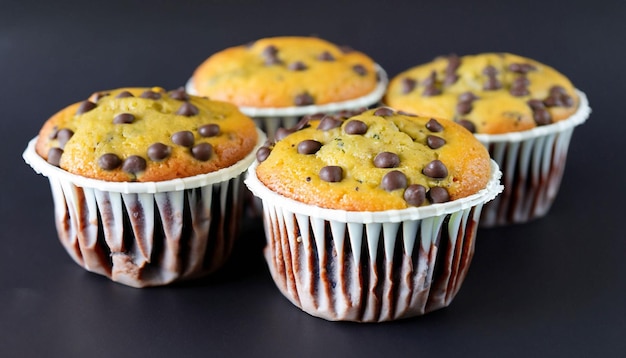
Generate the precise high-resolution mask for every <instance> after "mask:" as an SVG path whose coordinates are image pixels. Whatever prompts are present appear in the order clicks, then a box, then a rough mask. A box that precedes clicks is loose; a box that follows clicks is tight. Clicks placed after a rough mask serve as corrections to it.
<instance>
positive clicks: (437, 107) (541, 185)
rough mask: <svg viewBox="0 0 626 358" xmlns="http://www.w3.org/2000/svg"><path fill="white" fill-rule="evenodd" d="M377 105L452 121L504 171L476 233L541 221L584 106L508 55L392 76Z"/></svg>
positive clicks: (552, 73) (526, 61)
mask: <svg viewBox="0 0 626 358" xmlns="http://www.w3.org/2000/svg"><path fill="white" fill-rule="evenodd" d="M384 102H385V103H386V104H387V105H389V106H392V107H393V108H395V109H398V110H403V111H407V112H410V113H415V114H420V115H424V116H435V117H443V118H448V119H452V120H454V121H456V122H457V123H459V124H461V125H463V126H464V127H466V128H467V129H468V130H469V131H470V132H472V133H475V134H476V137H477V138H478V139H479V140H480V141H481V142H482V143H483V144H484V145H485V146H487V147H488V148H489V151H490V154H491V156H492V158H493V159H495V160H496V161H497V162H498V164H499V165H500V167H502V168H503V170H504V176H503V179H504V185H505V191H504V193H503V194H502V195H501V196H500V197H499V198H498V199H497V200H495V201H493V202H491V203H490V204H488V205H487V206H486V208H485V210H483V215H484V216H485V217H484V219H483V220H481V223H482V225H483V226H499V225H507V224H511V223H523V222H527V221H529V220H532V219H535V218H539V217H542V216H544V215H545V214H546V213H547V212H548V210H549V208H550V206H551V204H552V202H553V200H554V198H555V196H556V193H557V192H558V188H559V184H560V181H561V178H562V175H563V169H564V164H565V160H566V155H567V149H568V145H569V140H570V137H571V134H572V131H573V128H574V127H575V126H577V125H579V124H581V123H582V122H584V121H585V120H586V118H587V116H588V115H589V112H590V110H589V107H588V103H587V99H586V97H585V95H584V93H582V92H581V91H579V90H577V89H576V88H575V87H574V85H573V84H572V83H571V81H570V80H569V79H568V78H567V77H566V76H565V75H563V74H561V73H560V72H558V71H557V70H555V69H554V68H552V67H550V66H548V65H545V64H543V63H540V62H538V61H535V60H533V59H530V58H525V57H522V56H518V55H514V54H510V53H483V54H477V55H467V56H462V57H459V56H456V55H450V56H442V57H438V58H436V59H434V60H433V61H432V62H429V63H426V64H422V65H418V66H415V67H413V68H410V69H408V70H406V71H403V72H402V73H400V74H398V75H396V76H395V77H394V78H393V79H392V80H391V81H390V83H389V87H388V90H387V92H386V94H385V97H384Z"/></svg>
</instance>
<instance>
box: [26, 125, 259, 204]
mask: <svg viewBox="0 0 626 358" xmlns="http://www.w3.org/2000/svg"><path fill="white" fill-rule="evenodd" d="M256 130H257V143H256V145H255V146H254V148H253V149H252V150H251V151H250V153H248V155H247V156H245V157H244V158H243V159H241V160H240V161H238V162H237V163H235V164H233V165H231V166H229V167H226V168H222V169H220V170H217V171H215V172H211V173H206V174H199V175H194V176H190V177H186V178H176V179H170V180H164V181H155V182H110V181H104V180H99V179H93V178H87V177H83V176H80V175H77V174H73V173H70V172H68V171H65V170H63V169H61V168H59V167H57V166H54V165H52V164H50V163H48V162H47V161H46V160H45V159H43V158H42V157H40V156H39V154H37V152H36V150H35V145H36V142H37V138H38V137H34V138H33V139H31V140H30V141H29V142H28V146H27V147H26V150H24V152H23V153H22V158H23V159H24V161H25V162H26V163H27V164H28V165H30V166H31V167H32V168H33V169H34V170H35V172H37V174H41V175H43V176H45V177H48V178H55V179H58V180H63V181H67V182H70V183H72V184H74V185H76V186H78V187H84V188H91V189H98V190H101V191H108V192H117V193H124V194H130V193H160V192H170V191H181V190H186V189H193V188H198V187H202V186H206V185H209V184H215V183H220V182H224V181H227V180H230V179H232V178H236V177H237V176H239V175H241V174H242V173H244V172H245V171H246V169H247V168H248V166H249V165H250V164H251V163H253V162H254V161H255V160H256V152H257V150H258V149H259V148H260V147H261V146H262V145H263V143H264V142H265V140H266V136H265V133H263V131H261V130H260V129H258V128H257V129H256Z"/></svg>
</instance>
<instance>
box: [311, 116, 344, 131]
mask: <svg viewBox="0 0 626 358" xmlns="http://www.w3.org/2000/svg"><path fill="white" fill-rule="evenodd" d="M342 123H343V121H342V120H340V119H336V118H334V117H333V116H329V115H326V116H324V118H322V120H321V121H320V123H319V124H318V126H317V129H318V130H321V131H327V130H331V129H333V128H337V127H340V126H341V124H342Z"/></svg>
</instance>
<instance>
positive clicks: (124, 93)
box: [115, 91, 135, 98]
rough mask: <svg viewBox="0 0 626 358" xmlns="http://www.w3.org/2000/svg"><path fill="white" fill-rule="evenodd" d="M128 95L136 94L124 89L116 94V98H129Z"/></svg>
mask: <svg viewBox="0 0 626 358" xmlns="http://www.w3.org/2000/svg"><path fill="white" fill-rule="evenodd" d="M128 97H135V96H134V95H133V94H132V93H130V92H128V91H122V92H120V93H119V94H118V95H117V96H115V98H128Z"/></svg>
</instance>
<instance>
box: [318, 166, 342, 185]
mask: <svg viewBox="0 0 626 358" xmlns="http://www.w3.org/2000/svg"><path fill="white" fill-rule="evenodd" d="M319 175H320V179H322V180H323V181H327V182H330V183H336V182H340V181H341V180H342V179H343V169H342V168H341V167H339V166H336V165H328V166H325V167H323V168H322V169H320V173H319Z"/></svg>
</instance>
